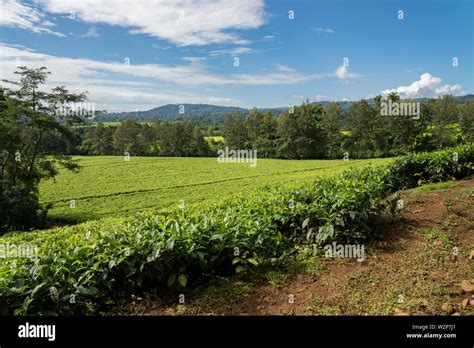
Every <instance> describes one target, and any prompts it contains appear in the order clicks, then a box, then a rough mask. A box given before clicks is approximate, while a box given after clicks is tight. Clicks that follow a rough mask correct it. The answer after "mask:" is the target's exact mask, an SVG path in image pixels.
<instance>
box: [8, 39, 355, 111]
mask: <svg viewBox="0 0 474 348" xmlns="http://www.w3.org/2000/svg"><path fill="white" fill-rule="evenodd" d="M0 51H1V55H0V66H1V67H2V69H1V71H0V79H10V80H16V78H17V76H15V75H14V71H15V70H16V67H15V64H16V61H17V59H19V60H20V61H19V63H20V65H26V66H28V67H40V66H46V67H47V68H48V70H49V71H51V77H50V82H51V85H65V86H67V87H68V88H70V89H71V90H73V91H76V92H79V91H83V90H87V91H89V92H90V95H91V97H93V99H94V101H95V102H97V103H99V104H104V105H105V106H100V107H109V106H113V105H116V104H120V105H122V104H123V105H129V104H130V107H128V109H131V108H133V107H137V106H140V107H142V108H143V107H144V105H146V106H147V107H148V106H151V107H152V106H156V105H157V104H158V103H174V102H180V103H184V102H187V103H194V102H201V103H212V102H217V101H218V100H219V101H221V102H220V103H227V102H229V103H230V100H233V99H229V98H226V97H225V96H224V97H221V96H216V95H212V96H208V95H202V94H200V93H207V92H211V91H209V90H206V88H212V87H214V88H215V90H217V91H221V90H222V89H219V88H218V87H221V86H268V85H289V84H298V83H302V82H307V81H314V80H321V79H325V78H332V77H335V76H336V74H335V73H333V72H330V73H315V74H307V73H300V72H298V71H296V70H295V69H293V68H291V67H288V66H284V65H277V66H276V68H275V69H274V70H272V71H269V72H262V73H253V74H252V73H232V74H219V73H216V72H215V71H214V70H213V69H212V68H210V67H208V66H207V64H206V60H205V58H202V57H184V58H183V63H182V64H177V65H164V64H137V65H135V64H133V58H132V60H131V62H130V65H125V64H124V61H123V60H122V59H120V58H118V60H117V61H108V62H104V61H97V60H91V59H78V58H75V59H73V58H66V57H58V56H54V55H49V54H44V53H39V52H36V51H34V50H31V49H28V48H26V47H22V46H13V45H6V44H1V43H0ZM237 70H238V69H236V71H237ZM355 75H357V74H355ZM349 76H351V74H350V73H348V72H345V73H344V74H343V75H342V76H341V77H342V78H348V77H349ZM341 77H340V78H341ZM170 86H181V87H186V88H188V89H194V90H193V92H194V91H198V92H196V93H197V95H196V94H191V93H182V92H181V93H180V92H174V91H169V88H171V87H170ZM197 86H199V87H200V88H199V90H198V89H196V87H197ZM201 86H203V87H201ZM164 88H166V89H167V90H166V91H163V89H164ZM154 98H155V99H154ZM210 98H211V99H210ZM216 98H218V99H216ZM152 104H154V105H152ZM233 104H235V105H237V103H236V102H235V101H234V103H233ZM132 105H133V106H132Z"/></svg>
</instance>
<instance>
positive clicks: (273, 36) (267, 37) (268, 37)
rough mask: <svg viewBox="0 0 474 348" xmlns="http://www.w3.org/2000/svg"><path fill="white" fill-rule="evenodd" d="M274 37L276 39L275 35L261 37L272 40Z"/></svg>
mask: <svg viewBox="0 0 474 348" xmlns="http://www.w3.org/2000/svg"><path fill="white" fill-rule="evenodd" d="M275 39H276V36H275V35H265V36H264V37H262V41H273V40H275Z"/></svg>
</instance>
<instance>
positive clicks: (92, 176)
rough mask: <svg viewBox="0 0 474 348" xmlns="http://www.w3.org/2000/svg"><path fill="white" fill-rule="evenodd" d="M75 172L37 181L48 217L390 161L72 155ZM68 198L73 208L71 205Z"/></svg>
mask: <svg viewBox="0 0 474 348" xmlns="http://www.w3.org/2000/svg"><path fill="white" fill-rule="evenodd" d="M74 159H76V160H77V161H78V163H79V164H80V165H81V167H82V169H81V171H80V172H79V173H72V172H70V171H66V170H61V171H60V172H59V175H57V176H56V177H55V178H54V180H45V181H43V182H42V183H41V185H40V199H41V202H42V203H43V204H52V207H51V209H50V210H49V216H50V217H51V218H52V219H55V220H60V221H84V220H87V219H97V218H103V217H107V216H112V215H113V216H123V215H124V214H131V213H135V212H139V211H143V210H147V209H151V208H154V207H167V206H172V205H175V206H176V205H178V204H179V202H180V200H181V199H183V200H184V201H185V204H186V205H188V204H192V203H199V202H202V203H206V202H210V201H214V200H215V199H216V197H226V196H229V195H234V194H236V193H239V192H248V191H252V190H255V189H257V188H261V187H263V186H265V185H281V184H285V183H289V182H303V181H308V180H312V179H313V178H315V177H318V176H328V175H334V174H337V173H340V172H342V171H343V170H345V169H347V168H349V167H351V166H352V167H360V166H366V165H368V164H371V163H372V164H380V163H388V162H390V161H391V159H373V160H358V161H349V162H344V161H343V160H333V161H328V160H311V161H297V160H295V161H292V160H274V159H258V165H257V166H256V167H250V166H249V164H248V163H232V164H220V163H218V162H217V160H216V159H215V158H153V157H134V156H132V157H131V158H130V161H125V159H124V157H117V156H114V157H111V156H107V157H97V156H94V157H74ZM71 200H74V201H75V203H76V204H75V208H74V209H71V208H70V202H71Z"/></svg>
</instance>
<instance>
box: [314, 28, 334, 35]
mask: <svg viewBox="0 0 474 348" xmlns="http://www.w3.org/2000/svg"><path fill="white" fill-rule="evenodd" d="M313 30H314V31H316V32H318V33H322V34H334V33H335V32H336V31H335V30H334V29H331V28H313Z"/></svg>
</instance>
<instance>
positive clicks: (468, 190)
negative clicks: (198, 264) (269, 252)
mask: <svg viewBox="0 0 474 348" xmlns="http://www.w3.org/2000/svg"><path fill="white" fill-rule="evenodd" d="M401 199H402V200H403V205H404V209H403V212H402V214H401V219H396V220H391V221H385V222H380V224H379V225H378V228H377V229H378V231H377V232H378V234H379V235H380V236H381V237H380V238H379V240H378V241H376V242H372V243H370V245H367V246H365V260H364V261H362V262H358V261H356V260H355V259H348V258H326V257H324V255H323V256H308V257H302V258H301V259H302V260H300V262H299V263H298V265H297V266H295V267H290V268H288V269H285V270H278V271H271V272H267V273H266V274H265V275H264V276H258V277H253V276H247V277H246V276H239V277H235V279H231V280H226V279H224V278H222V279H217V280H216V281H215V282H213V283H211V284H210V285H206V286H205V287H202V288H200V289H197V290H195V291H191V293H189V294H186V295H185V296H186V298H185V303H184V304H183V303H181V304H180V303H179V299H167V300H166V301H163V300H160V299H157V298H156V297H155V298H154V297H152V296H150V297H148V298H147V299H137V300H136V301H134V302H133V303H132V304H130V305H128V306H127V307H126V308H124V309H122V310H121V311H120V312H121V313H122V314H138V315H392V314H395V315H406V314H412V315H423V314H426V315H453V314H454V315H474V295H473V293H474V292H473V291H472V290H474V289H468V287H469V283H466V281H468V282H470V283H474V259H473V256H472V254H473V251H474V179H471V180H465V181H458V182H450V183H443V184H438V185H428V186H425V187H421V188H418V189H415V190H410V191H407V192H405V193H403V194H402V195H401ZM463 281H465V282H464V283H462V282H463ZM462 284H463V285H462ZM463 288H464V290H463ZM181 299H182V298H181Z"/></svg>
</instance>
